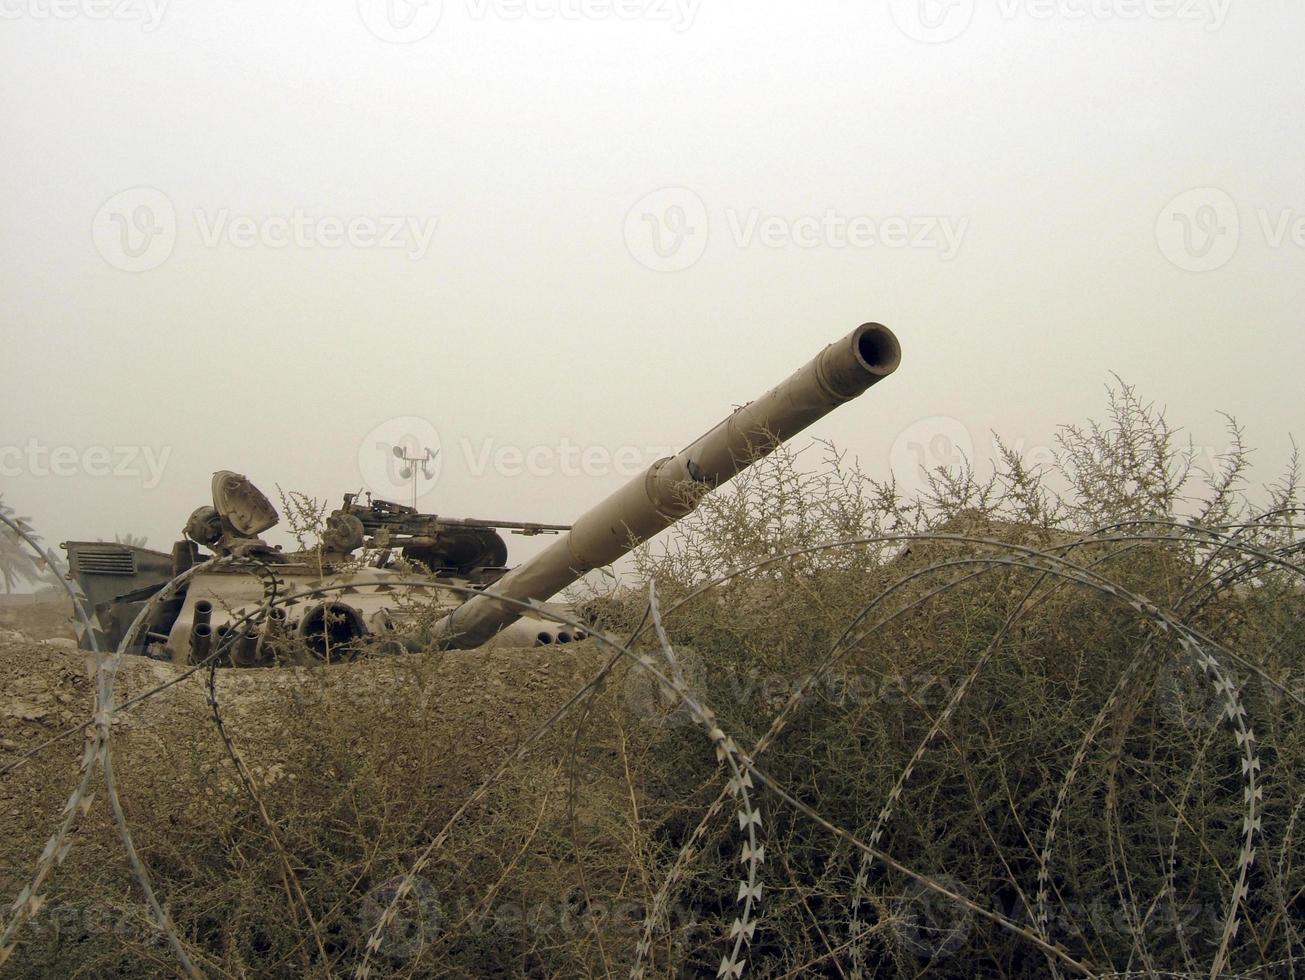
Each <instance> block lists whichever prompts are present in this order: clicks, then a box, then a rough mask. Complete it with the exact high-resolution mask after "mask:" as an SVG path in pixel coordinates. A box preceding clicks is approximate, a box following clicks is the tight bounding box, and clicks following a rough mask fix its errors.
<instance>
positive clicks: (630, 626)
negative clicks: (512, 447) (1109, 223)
mask: <svg viewBox="0 0 1305 980" xmlns="http://www.w3.org/2000/svg"><path fill="white" fill-rule="evenodd" d="M1251 477H1252V474H1251V471H1250V468H1249V451H1248V448H1247V447H1246V446H1245V445H1244V444H1243V441H1242V435H1241V432H1240V431H1239V429H1238V428H1237V427H1236V425H1235V424H1232V423H1230V425H1229V439H1228V449H1227V451H1226V453H1224V454H1223V455H1222V457H1221V459H1220V465H1219V466H1218V467H1217V468H1216V469H1215V470H1214V471H1213V472H1206V473H1203V472H1199V471H1198V470H1197V469H1196V468H1195V466H1194V460H1193V457H1192V454H1191V452H1190V451H1189V450H1188V449H1187V448H1185V446H1184V443H1183V441H1182V439H1181V435H1180V433H1178V432H1176V431H1175V430H1174V429H1173V428H1171V426H1170V424H1169V423H1168V421H1167V420H1166V419H1165V418H1164V416H1163V414H1162V413H1160V412H1159V411H1157V410H1156V409H1155V408H1154V407H1152V406H1151V405H1149V404H1147V403H1146V402H1145V401H1144V400H1143V399H1141V398H1140V397H1139V396H1138V395H1137V394H1136V393H1135V392H1134V391H1133V390H1132V389H1131V388H1129V387H1128V386H1126V385H1122V384H1117V385H1116V386H1114V387H1113V388H1112V389H1111V391H1110V399H1109V404H1108V409H1107V412H1106V415H1105V417H1104V418H1103V419H1102V420H1101V421H1100V422H1097V423H1088V424H1084V425H1080V426H1066V427H1064V428H1062V429H1061V430H1060V433H1059V439H1058V446H1057V463H1056V465H1055V466H1054V467H1052V468H1050V469H1048V470H1046V471H1031V470H1030V469H1028V468H1027V466H1026V465H1025V464H1024V462H1023V461H1022V460H1021V458H1020V456H1019V454H1018V453H1016V452H1015V451H1013V450H1010V449H1004V450H1003V452H1002V454H1001V460H1000V463H999V465H998V466H997V468H996V469H995V471H994V472H991V473H980V472H978V471H976V470H975V469H973V468H971V467H968V466H966V467H961V468H959V469H952V470H940V471H937V472H935V473H933V474H931V475H930V478H929V482H928V485H927V487H926V488H925V489H924V490H923V491H922V492H919V493H914V494H909V495H908V494H905V493H903V492H901V491H900V489H899V488H898V487H897V486H895V485H894V484H893V483H892V482H883V481H877V480H875V479H873V478H871V477H870V476H867V475H866V474H863V473H862V472H860V471H859V470H858V469H857V468H856V467H855V466H852V465H849V464H848V463H847V462H846V460H845V459H844V458H843V457H842V456H841V455H840V454H839V453H838V452H837V451H836V450H835V449H834V448H833V447H829V446H823V445H820V444H816V445H813V446H811V447H808V448H807V449H805V450H802V451H798V452H793V451H786V450H780V451H779V452H777V453H776V454H775V455H773V456H771V457H769V458H768V459H766V460H764V461H763V462H761V463H760V464H758V465H757V466H756V467H755V468H753V469H752V470H750V471H747V472H745V473H744V474H743V475H742V476H740V477H739V478H737V479H736V480H735V481H733V482H732V483H731V484H730V485H729V486H727V487H725V488H722V489H721V490H720V491H719V492H717V493H715V494H712V495H710V496H708V497H707V498H706V499H705V500H704V501H703V502H702V504H701V506H700V508H699V509H698V510H697V511H696V512H695V513H694V515H693V516H692V517H691V518H689V519H688V520H687V521H685V522H683V523H682V524H680V525H678V526H677V527H676V528H674V529H673V530H672V531H671V532H669V534H668V535H667V536H665V537H664V539H663V540H660V541H659V542H657V543H656V544H654V545H653V546H651V547H645V548H643V549H641V550H640V551H639V552H638V553H637V554H636V559H635V563H636V569H637V576H636V578H637V581H638V585H637V587H629V586H626V587H622V588H608V589H604V590H598V591H589V592H586V593H584V594H583V595H578V596H576V608H577V610H578V613H577V615H578V616H583V618H584V619H585V621H586V623H587V624H588V625H589V626H590V628H591V631H592V632H594V633H595V634H596V638H594V639H590V640H588V641H586V642H585V643H583V644H577V645H573V646H572V647H570V648H568V649H565V650H564V649H561V648H556V647H554V648H536V649H533V650H528V651H512V650H499V651H493V652H492V653H482V652H477V651H468V652H457V653H454V652H447V653H440V652H435V651H432V652H429V653H426V654H419V655H415V656H409V657H375V658H364V659H361V660H358V661H355V662H349V663H341V664H336V665H332V666H330V667H324V668H313V669H306V668H284V669H277V670H265V671H220V670H216V669H212V668H209V667H206V668H203V669H197V670H196V671H194V672H193V673H192V674H191V675H190V676H188V677H187V678H185V679H184V680H177V679H176V678H174V677H168V678H166V679H164V680H162V681H160V680H159V678H158V677H156V676H154V675H147V674H145V673H140V672H137V673H136V674H130V675H129V676H127V675H124V676H126V679H127V681H129V682H130V683H124V685H121V686H120V688H119V689H118V691H117V694H116V700H117V702H118V703H122V702H123V701H124V700H128V701H131V702H132V704H131V706H130V707H127V708H123V709H121V711H120V712H119V713H120V714H121V715H122V716H123V717H124V718H126V719H127V720H126V721H123V722H122V724H121V725H119V724H118V723H117V722H115V721H114V720H113V719H111V718H109V717H107V716H106V715H105V714H104V713H103V712H101V713H100V714H98V715H97V716H96V717H95V718H94V719H92V720H93V722H94V723H93V724H91V725H89V726H88V727H87V728H86V730H85V743H84V745H83V744H82V738H83V733H82V731H81V730H80V729H79V730H78V731H77V737H76V738H65V739H63V740H62V741H56V742H54V743H53V744H52V745H44V741H45V739H42V740H37V739H35V738H33V739H32V741H31V743H30V744H28V743H24V745H23V746H21V749H22V751H21V752H17V753H10V754H9V755H8V756H4V757H0V767H2V768H0V772H2V773H3V775H0V781H4V782H0V785H4V783H8V785H9V787H11V788H13V787H17V788H19V789H21V791H22V792H23V793H24V794H28V795H27V796H26V797H25V798H24V799H25V803H24V805H25V806H28V805H30V806H31V807H32V808H33V812H36V813H37V816H36V817H33V818H32V819H31V821H30V824H31V826H32V827H34V828H36V827H39V828H40V829H41V833H40V834H39V835H38V836H34V837H32V838H31V839H30V840H25V841H19V842H17V843H16V844H14V845H13V846H12V847H11V848H10V850H9V852H8V854H7V857H6V861H7V862H12V865H13V867H12V870H6V873H5V877H6V884H7V885H12V886H13V889H12V890H13V892H14V893H16V894H17V900H16V901H15V903H14V904H13V905H12V907H9V908H8V909H7V911H6V913H5V918H4V920H3V922H2V923H0V929H3V936H4V940H3V946H4V949H5V951H6V952H7V953H8V955H9V957H10V958H9V963H8V967H7V968H8V969H10V970H12V971H15V972H16V973H17V974H22V975H48V976H56V975H57V976H66V975H73V976H78V975H80V976H115V975H122V976H129V975H142V974H147V973H148V974H151V975H153V974H156V973H160V972H162V973H168V972H179V973H187V972H191V973H194V974H204V975H211V976H232V977H244V976H269V977H270V976H281V975H285V974H287V973H293V974H297V975H311V976H318V975H320V976H429V975H440V976H467V977H471V976H518V975H526V976H541V977H542V976H608V975H614V974H619V975H635V976H640V975H645V976H682V975H683V976H718V975H719V976H740V975H749V976H751V975H757V976H806V975H823V976H831V977H833V976H838V977H850V976H871V975H873V976H907V977H914V976H919V975H937V976H958V977H959V976H992V977H1041V976H1046V975H1048V974H1049V973H1052V974H1056V975H1063V976H1074V975H1098V976H1102V975H1111V976H1117V975H1124V974H1130V975H1131V974H1137V975H1141V976H1173V975H1182V976H1197V975H1201V976H1220V975H1229V976H1232V975H1235V976H1266V977H1267V976H1295V975H1297V973H1298V972H1300V971H1302V970H1305V939H1303V938H1302V935H1301V933H1302V929H1303V928H1305V926H1303V923H1305V861H1303V860H1302V855H1305V848H1302V845H1301V834H1302V827H1301V824H1302V822H1303V821H1305V815H1303V814H1302V810H1303V809H1305V631H1303V630H1302V625H1301V624H1302V616H1305V577H1303V573H1305V565H1303V564H1302V545H1301V541H1300V532H1299V528H1300V513H1301V511H1300V499H1299V470H1298V466H1297V461H1296V460H1294V459H1293V460H1291V461H1290V462H1289V463H1288V465H1287V467H1286V468H1285V471H1284V472H1283V474H1282V475H1281V476H1280V477H1277V478H1276V480H1274V482H1272V483H1270V484H1269V485H1268V486H1264V487H1260V486H1257V485H1255V484H1253V483H1252V482H1251ZM310 509H311V508H310ZM303 543H304V545H305V546H306V547H311V542H307V541H305V542H303ZM107 659H109V658H102V659H101V662H100V663H99V664H96V663H94V662H93V663H91V664H90V665H89V673H88V674H87V675H86V678H85V679H84V681H82V682H81V684H80V687H78V692H79V696H80V697H82V698H83V700H84V701H86V702H87V703H88V705H89V704H90V702H91V701H93V700H94V696H95V689H96V688H97V686H99V690H100V691H101V692H102V691H103V687H102V685H103V683H104V677H105V672H106V668H105V664H104V661H105V660H107ZM123 669H125V668H123ZM70 683H71V682H70ZM162 683H166V684H168V685H169V686H166V687H163V688H161V689H160V688H159V685H160V684H162ZM92 777H94V778H92ZM96 779H98V785H101V786H103V789H102V790H101V791H100V793H99V795H98V796H97V797H96V799H95V800H94V801H92V795H91V790H92V784H93V783H95V782H96ZM70 788H73V794H72V798H71V799H69V800H68V801H67V805H65V803H64V800H65V797H67V796H68V791H69V789H70ZM16 791H17V790H15V792H16ZM69 845H70V846H71V850H65V848H66V847H67V846H69ZM128 845H130V846H128ZM146 884H147V885H148V888H149V891H148V892H146V891H145V889H144V885H146ZM154 903H156V904H157V907H155V904H154ZM160 912H162V913H164V915H163V916H162V917H161V916H160V914H159V913H160Z"/></svg>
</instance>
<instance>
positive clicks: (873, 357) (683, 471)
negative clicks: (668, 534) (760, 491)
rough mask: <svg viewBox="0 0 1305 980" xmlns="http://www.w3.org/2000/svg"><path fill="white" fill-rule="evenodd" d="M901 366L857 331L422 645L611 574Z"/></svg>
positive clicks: (891, 344) (882, 345)
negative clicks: (594, 574) (601, 571)
mask: <svg viewBox="0 0 1305 980" xmlns="http://www.w3.org/2000/svg"><path fill="white" fill-rule="evenodd" d="M900 360H901V347H900V345H899V344H898V342H897V338H896V337H895V336H894V335H893V333H892V331H891V330H889V329H888V328H887V327H885V326H883V325H881V324H878V323H865V324H862V325H861V326H859V327H857V328H856V329H855V330H853V331H852V332H851V333H850V334H848V335H847V336H846V337H844V338H843V339H842V340H839V341H838V342H836V343H833V344H830V345H829V346H828V347H826V348H825V349H824V350H823V351H821V352H820V353H819V354H817V355H816V356H815V357H814V358H813V359H812V360H811V361H809V362H808V363H807V364H806V365H804V366H803V367H801V368H800V369H798V370H797V371H796V372H795V373H794V374H792V375H791V376H790V377H789V378H788V379H787V380H785V381H783V382H781V383H780V384H779V385H777V386H776V387H774V388H772V389H771V390H770V391H768V392H766V393H765V394H764V395H762V396H761V397H760V398H758V399H756V400H755V401H752V402H749V403H748V404H747V405H744V406H743V407H742V408H739V409H737V410H736V411H735V412H734V413H733V414H731V415H730V416H729V417H728V418H726V419H724V420H723V421H722V422H720V423H719V424H717V425H716V426H714V427H713V428H711V429H709V430H708V431H707V432H706V433H704V434H703V435H701V436H699V437H698V438H697V439H695V440H694V441H693V442H692V443H690V444H689V445H688V446H687V447H686V448H685V449H683V450H682V451H681V452H680V453H678V454H677V455H675V456H669V457H666V458H664V459H659V460H658V461H657V462H655V463H653V464H652V465H651V466H650V467H648V469H647V470H646V471H645V472H644V473H643V474H641V475H639V476H637V477H635V478H634V479H632V480H631V481H630V482H629V483H627V484H626V485H625V486H623V487H622V488H621V489H619V490H617V491H616V492H615V493H614V494H612V495H611V496H610V497H608V498H607V499H605V500H603V501H602V502H601V503H599V504H598V505H597V506H596V507H594V508H593V509H592V510H590V511H588V512H587V513H585V514H584V515H583V516H582V517H581V518H580V519H579V520H577V521H576V522H575V524H573V525H572V526H571V529H570V531H568V532H567V533H565V534H563V535H561V536H560V537H559V538H558V539H557V540H556V541H554V542H553V543H552V544H551V545H550V546H549V547H548V548H547V549H546V550H544V551H543V552H541V553H540V554H538V555H536V556H535V557H534V558H531V559H530V560H529V561H526V562H525V563H523V564H522V565H520V566H518V567H517V568H514V569H513V570H512V571H510V572H508V573H507V574H506V575H504V576H503V577H502V578H500V579H499V580H498V581H497V582H495V583H494V584H493V586H491V587H490V588H488V589H486V590H485V591H484V592H483V593H481V594H480V595H476V596H473V597H472V598H470V599H468V600H467V601H465V602H464V603H462V604H461V605H460V606H459V607H458V608H457V609H455V610H454V611H453V612H451V613H450V614H449V615H448V616H446V617H445V618H444V619H442V620H440V621H439V622H438V623H436V624H435V626H434V628H433V632H432V634H430V635H427V636H425V637H423V639H424V640H425V642H427V643H429V642H432V641H433V642H435V643H436V644H438V645H439V646H442V647H444V648H452V649H466V648H470V647H475V646H479V645H480V644H482V643H484V642H486V641H487V640H489V639H490V638H491V637H492V636H493V635H494V634H495V633H497V632H498V631H499V630H501V629H502V628H503V627H505V626H507V625H508V624H510V623H512V622H513V621H514V620H516V619H517V618H518V617H519V616H520V614H521V610H520V608H519V607H516V606H513V605H511V604H509V603H504V602H500V601H498V599H497V598H496V597H499V596H505V597H507V598H510V599H516V600H518V601H523V602H524V601H527V600H532V599H533V600H541V601H542V600H545V599H548V598H549V597H551V596H553V595H554V594H556V593H557V592H559V591H561V590H562V589H564V588H566V587H567V586H568V585H571V584H572V583H574V582H575V581H577V580H578V579H579V578H580V577H581V576H583V575H584V574H585V573H586V572H589V571H591V570H592V569H595V568H600V567H602V566H604V565H610V564H612V562H614V561H616V560H617V559H618V558H620V557H621V556H623V555H625V554H628V553H629V552H630V551H632V550H633V549H634V548H635V547H637V546H638V545H639V544H641V543H643V542H644V541H647V540H648V539H649V538H651V537H652V536H653V535H655V534H657V533H658V532H659V531H662V530H665V529H666V528H668V527H670V526H671V525H672V524H674V523H675V522H676V521H678V520H681V519H682V518H684V517H686V516H687V515H688V514H690V513H691V512H692V511H693V509H694V508H695V507H696V506H697V505H698V502H699V500H701V498H702V496H703V495H704V494H706V493H709V492H710V491H711V490H714V489H715V488H716V487H717V486H719V485H720V484H722V483H724V482H725V481H727V480H729V479H730V478H731V477H733V476H735V475H737V474H738V473H740V472H741V471H742V470H744V469H746V468H747V467H748V466H750V465H751V464H752V463H754V462H756V461H757V460H759V459H761V458H762V457H764V456H766V455H768V454H769V453H770V452H772V451H773V450H774V449H775V448H776V447H777V446H778V445H779V444H780V443H782V442H784V441H786V440H788V439H790V438H792V437H793V436H795V435H796V434H797V433H799V432H801V431H802V430H803V429H805V428H806V427H807V426H809V425H811V424H812V423H813V422H815V421H817V420H818V419H820V418H822V417H823V416H825V415H827V414H828V413H829V412H831V411H832V410H833V409H835V408H837V407H838V406H839V405H841V404H843V403H844V402H846V401H850V400H851V399H853V398H856V397H857V396H858V395H860V394H862V393H863V392H864V391H865V390H866V389H867V388H869V387H870V386H871V385H873V384H875V383H876V382H878V381H880V380H881V379H883V378H885V377H887V376H888V375H890V374H892V373H893V371H895V370H896V369H897V365H898V363H899V362H900Z"/></svg>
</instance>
